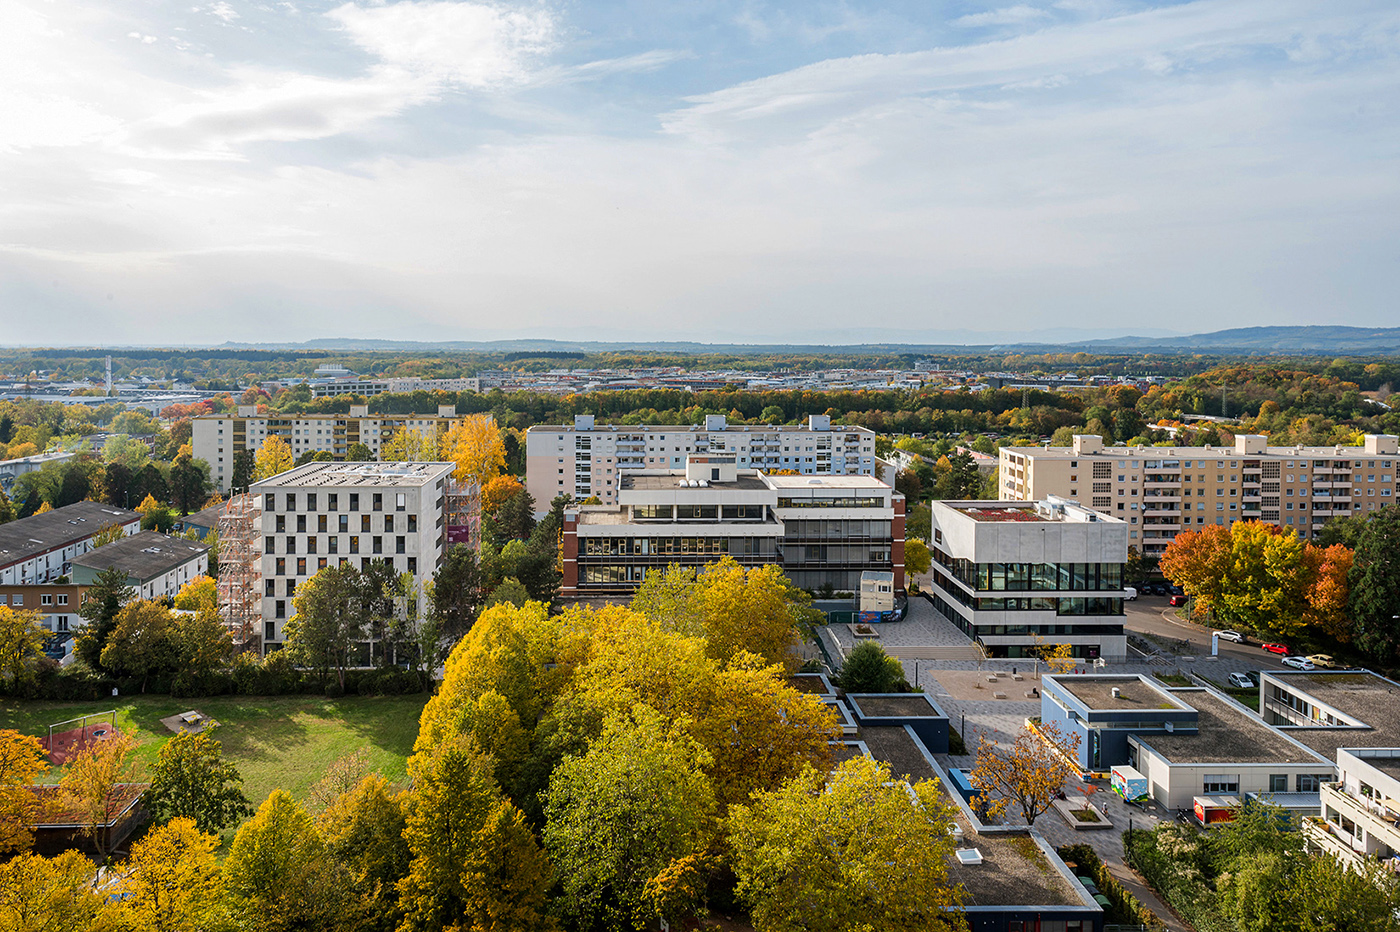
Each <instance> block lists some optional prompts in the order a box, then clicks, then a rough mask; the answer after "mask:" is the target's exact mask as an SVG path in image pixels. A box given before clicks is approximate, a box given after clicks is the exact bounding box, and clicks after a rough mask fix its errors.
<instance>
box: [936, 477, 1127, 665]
mask: <svg viewBox="0 0 1400 932" xmlns="http://www.w3.org/2000/svg"><path fill="white" fill-rule="evenodd" d="M932 526H933V544H932V546H931V548H930V552H931V554H932V556H933V564H932V567H931V568H930V578H931V582H932V586H931V590H932V591H931V593H930V594H931V596H932V597H933V602H934V605H935V607H936V608H937V609H938V610H939V612H940V613H942V614H943V616H944V617H946V618H947V619H948V620H949V621H951V622H953V624H955V625H957V626H958V627H959V628H960V629H961V630H962V631H963V633H964V634H966V635H967V636H968V637H970V638H972V639H973V640H974V641H976V642H977V643H978V644H980V645H981V646H982V648H983V649H984V650H985V651H986V652H987V654H988V656H991V657H1031V656H1034V655H1035V652H1036V651H1037V650H1038V649H1039V648H1040V647H1041V646H1043V645H1046V644H1069V645H1070V646H1071V647H1072V648H1073V651H1074V656H1076V657H1085V658H1089V659H1097V658H1099V657H1103V658H1113V659H1121V658H1123V657H1125V656H1126V655H1127V651H1128V645H1127V637H1126V636H1125V635H1124V633H1123V597H1124V592H1123V564H1124V563H1125V562H1126V561H1127V558H1128V525H1127V524H1126V523H1124V522H1123V521H1122V520H1121V519H1119V518H1116V517H1112V516H1109V515H1105V514H1100V513H1099V512H1096V511H1093V510H1090V509H1088V508H1085V507H1083V506H1081V505H1078V504H1075V503H1074V502H1069V501H1066V500H1064V499H1060V498H1057V497H1055V496H1051V497H1049V498H1048V499H1046V500H1044V501H1039V502H1021V501H962V502H947V501H935V502H933V503H932Z"/></svg>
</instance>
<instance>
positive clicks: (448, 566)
mask: <svg viewBox="0 0 1400 932" xmlns="http://www.w3.org/2000/svg"><path fill="white" fill-rule="evenodd" d="M431 592H432V596H431V600H430V601H431V603H432V612H433V617H434V618H436V619H437V622H438V626H439V629H440V632H441V635H442V637H443V638H445V639H446V640H447V641H448V642H450V643H456V642H457V641H458V640H460V639H461V638H462V636H463V635H465V634H466V633H467V632H468V631H469V630H471V626H472V623H473V622H474V621H476V617H477V615H479V614H480V613H481V609H482V603H483V601H484V593H483V592H482V579H481V570H480V567H479V566H478V565H477V558H476V551H474V550H472V549H471V548H470V547H467V546H464V545H462V544H456V545H454V546H452V547H451V548H449V549H448V551H447V555H446V557H445V558H444V559H443V561H442V565H441V566H439V567H438V569H437V572H435V573H434V574H433V585H432V590H431Z"/></svg>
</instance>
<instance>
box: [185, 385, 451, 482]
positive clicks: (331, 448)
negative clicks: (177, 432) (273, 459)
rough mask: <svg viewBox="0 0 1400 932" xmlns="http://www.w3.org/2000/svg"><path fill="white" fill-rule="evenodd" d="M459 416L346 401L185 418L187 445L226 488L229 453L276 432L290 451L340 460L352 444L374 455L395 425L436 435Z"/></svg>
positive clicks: (445, 410)
mask: <svg viewBox="0 0 1400 932" xmlns="http://www.w3.org/2000/svg"><path fill="white" fill-rule="evenodd" d="M459 420H461V419H460V418H459V417H458V416H457V409H456V407H455V406H453V405H442V406H440V407H439V408H438V413H437V414H436V415H427V414H409V415H373V416H371V415H370V413H369V406H368V405H351V407H350V412H349V413H348V414H301V415H295V416H291V415H289V416H280V415H277V414H275V413H274V414H267V413H265V414H258V410H257V407H256V406H255V405H240V406H239V408H238V413H237V414H236V415H228V414H206V415H201V416H199V417H195V418H192V419H191V422H190V423H191V444H192V447H193V450H194V456H195V458H196V459H202V460H204V461H205V462H207V463H208V464H209V473H210V477H211V478H212V479H213V481H214V484H215V485H216V486H217V487H218V488H219V491H220V492H225V493H226V492H228V490H229V483H230V482H231V480H232V479H233V457H234V455H235V454H237V453H239V452H241V451H244V450H254V451H255V450H257V449H259V448H260V447H261V446H262V445H263V443H264V442H265V441H266V440H267V438H268V437H273V436H276V437H281V438H282V439H283V440H285V441H286V442H287V444H288V445H289V446H290V447H291V448H292V456H293V457H296V458H300V457H302V456H303V455H305V454H307V453H329V454H330V455H331V456H332V457H334V458H335V459H336V460H343V459H345V455H346V452H347V451H348V450H349V448H350V446H351V445H352V444H356V443H361V444H364V445H365V446H367V447H369V450H370V452H371V453H372V454H373V455H374V456H376V457H377V456H378V455H379V450H380V447H381V446H382V445H383V444H384V443H386V442H388V440H389V439H390V438H391V437H393V436H394V434H396V433H398V432H399V431H401V430H412V431H415V432H417V433H419V434H422V435H424V436H427V437H437V436H438V435H439V434H442V433H445V432H446V431H447V430H449V429H451V427H452V426H453V425H454V424H456V423H458V421H459Z"/></svg>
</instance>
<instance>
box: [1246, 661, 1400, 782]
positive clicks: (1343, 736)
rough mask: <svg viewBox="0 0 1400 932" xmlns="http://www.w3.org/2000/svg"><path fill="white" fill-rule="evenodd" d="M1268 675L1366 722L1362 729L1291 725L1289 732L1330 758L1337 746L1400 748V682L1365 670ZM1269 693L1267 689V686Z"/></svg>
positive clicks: (1279, 672) (1332, 758)
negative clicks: (1398, 719) (1399, 719)
mask: <svg viewBox="0 0 1400 932" xmlns="http://www.w3.org/2000/svg"><path fill="white" fill-rule="evenodd" d="M1268 675H1269V676H1270V677H1273V678H1276V679H1278V681H1279V682H1280V683H1283V684H1284V685H1286V686H1287V687H1288V688H1290V689H1292V690H1294V691H1296V692H1300V693H1306V694H1307V695H1308V696H1311V697H1312V698H1313V699H1315V700H1316V701H1317V702H1320V703H1322V704H1324V705H1327V706H1331V707H1332V708H1333V709H1336V710H1337V711H1338V712H1341V713H1342V714H1343V715H1346V716H1347V717H1349V718H1353V719H1356V720H1357V721H1359V722H1364V723H1365V727H1360V728H1308V727H1305V726H1304V727H1290V728H1288V729H1287V733H1288V734H1289V735H1291V736H1292V737H1294V738H1296V739H1297V740H1298V741H1301V742H1302V743H1303V744H1306V745H1307V746H1308V747H1310V748H1312V749H1313V750H1314V751H1317V752H1318V753H1319V754H1321V755H1323V756H1324V757H1326V758H1328V759H1329V760H1336V757H1337V749H1338V748H1349V747H1356V748H1393V747H1400V721H1397V718H1400V684H1396V683H1394V682H1392V681H1390V680H1388V679H1386V678H1385V677H1383V676H1377V675H1376V674H1374V673H1368V672H1365V671H1337V672H1335V673H1333V672H1328V671H1323V670H1312V671H1301V670H1300V671H1298V672H1296V673H1294V672H1292V671H1288V672H1282V671H1274V670H1270V671H1269V673H1268ZM1266 692H1267V689H1266Z"/></svg>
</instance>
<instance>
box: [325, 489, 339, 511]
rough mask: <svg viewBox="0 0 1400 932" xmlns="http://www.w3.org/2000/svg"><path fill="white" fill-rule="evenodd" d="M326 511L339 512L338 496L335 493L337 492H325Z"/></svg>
mask: <svg viewBox="0 0 1400 932" xmlns="http://www.w3.org/2000/svg"><path fill="white" fill-rule="evenodd" d="M326 510H327V511H339V510H340V494H339V493H337V492H327V493H326Z"/></svg>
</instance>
